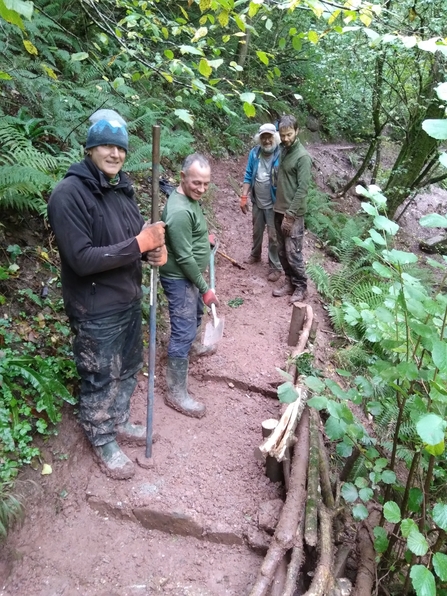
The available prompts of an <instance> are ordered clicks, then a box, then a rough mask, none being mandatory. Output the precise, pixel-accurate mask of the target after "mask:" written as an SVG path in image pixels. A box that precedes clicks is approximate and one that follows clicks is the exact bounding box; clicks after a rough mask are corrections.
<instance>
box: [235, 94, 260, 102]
mask: <svg viewBox="0 0 447 596" xmlns="http://www.w3.org/2000/svg"><path fill="white" fill-rule="evenodd" d="M239 99H240V100H241V101H243V102H245V103H253V102H254V100H255V99H256V95H255V94H254V93H253V92H252V91H248V92H245V93H241V94H240V96H239Z"/></svg>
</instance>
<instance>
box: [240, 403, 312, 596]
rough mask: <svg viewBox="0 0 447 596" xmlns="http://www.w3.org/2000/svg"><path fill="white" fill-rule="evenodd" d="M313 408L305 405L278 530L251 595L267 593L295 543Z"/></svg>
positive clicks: (256, 595)
mask: <svg viewBox="0 0 447 596" xmlns="http://www.w3.org/2000/svg"><path fill="white" fill-rule="evenodd" d="M308 456H309V410H308V409H307V408H305V410H304V412H303V415H302V417H301V420H300V423H299V427H298V440H297V442H296V443H295V447H294V450H293V461H292V469H291V473H290V487H289V491H288V493H287V497H286V502H285V503H284V507H283V508H282V511H281V515H280V518H279V522H278V525H277V526H276V530H275V534H274V536H273V539H272V541H271V543H270V547H269V550H268V551H267V554H266V556H265V559H264V561H263V563H262V565H261V568H260V570H259V573H258V577H257V578H256V582H255V585H254V586H253V588H252V590H251V592H250V596H265V594H267V590H268V588H269V586H270V584H271V583H272V581H273V578H274V575H275V570H276V567H277V566H278V564H279V562H280V561H281V559H282V558H283V557H284V555H285V553H286V552H287V551H288V550H289V549H290V548H292V546H294V541H295V535H296V530H297V527H298V522H299V521H300V520H301V517H302V514H303V509H304V502H305V499H306V472H307V465H308V459H309V457H308Z"/></svg>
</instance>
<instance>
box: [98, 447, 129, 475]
mask: <svg viewBox="0 0 447 596" xmlns="http://www.w3.org/2000/svg"><path fill="white" fill-rule="evenodd" d="M93 453H94V454H95V457H96V460H97V462H98V464H99V467H100V468H101V471H102V472H104V474H106V475H107V476H109V477H110V478H113V479H115V480H128V479H129V478H132V476H133V475H134V474H135V467H134V465H133V463H132V462H131V461H130V459H129V458H128V457H127V455H126V454H125V453H123V452H122V451H121V449H120V447H119V445H118V443H117V442H116V441H111V442H110V443H106V444H105V445H99V446H98V447H93Z"/></svg>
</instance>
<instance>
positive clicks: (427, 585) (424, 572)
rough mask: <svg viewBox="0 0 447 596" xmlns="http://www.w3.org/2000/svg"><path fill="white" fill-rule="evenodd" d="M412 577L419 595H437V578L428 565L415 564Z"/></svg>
mask: <svg viewBox="0 0 447 596" xmlns="http://www.w3.org/2000/svg"><path fill="white" fill-rule="evenodd" d="M410 577H411V583H412V584H413V588H414V589H415V591H416V594H417V596H436V584H435V578H434V576H433V573H432V572H431V571H430V570H429V569H427V567H424V566H423V565H413V567H412V568H411V571H410Z"/></svg>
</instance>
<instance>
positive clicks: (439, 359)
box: [431, 340, 447, 372]
mask: <svg viewBox="0 0 447 596" xmlns="http://www.w3.org/2000/svg"><path fill="white" fill-rule="evenodd" d="M431 357H432V358H433V362H434V363H435V366H437V367H438V368H439V370H440V371H441V372H447V343H446V342H445V341H441V340H435V341H434V342H433V350H432V354H431Z"/></svg>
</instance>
